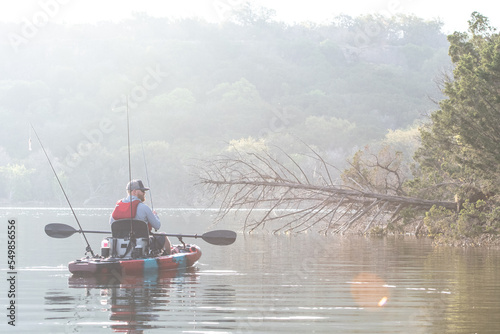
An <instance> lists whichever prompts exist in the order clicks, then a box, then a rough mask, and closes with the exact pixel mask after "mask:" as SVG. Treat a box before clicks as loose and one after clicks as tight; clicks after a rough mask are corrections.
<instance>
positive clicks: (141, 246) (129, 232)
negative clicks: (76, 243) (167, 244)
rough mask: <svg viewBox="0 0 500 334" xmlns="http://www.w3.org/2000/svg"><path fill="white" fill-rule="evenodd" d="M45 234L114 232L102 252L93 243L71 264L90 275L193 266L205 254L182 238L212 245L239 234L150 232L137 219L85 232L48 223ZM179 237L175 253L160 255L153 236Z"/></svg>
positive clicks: (75, 270)
mask: <svg viewBox="0 0 500 334" xmlns="http://www.w3.org/2000/svg"><path fill="white" fill-rule="evenodd" d="M45 233H46V234H47V235H48V236H49V237H52V238H67V237H69V236H71V235H73V234H75V233H82V234H84V233H103V234H111V237H106V238H105V239H104V240H103V241H102V243H101V255H95V254H94V252H93V251H92V250H91V248H90V246H89V247H88V248H87V253H88V252H90V253H91V255H92V256H90V255H88V256H86V257H84V258H81V259H79V260H75V261H71V262H70V263H69V264H68V269H69V271H70V272H71V273H72V274H73V275H76V276H90V275H101V274H102V275H114V276H120V275H121V276H124V275H141V274H146V273H152V272H162V271H167V270H180V269H186V268H189V267H192V266H193V265H194V264H195V263H196V262H197V261H198V260H199V259H200V257H201V250H200V247H198V246H196V245H189V244H186V243H184V241H183V240H182V238H201V239H202V240H204V241H206V242H208V243H210V244H212V245H219V246H225V245H231V244H232V243H234V241H235V240H236V233H235V232H234V231H229V230H216V231H209V232H206V233H203V234H201V235H198V234H194V235H193V234H166V233H150V232H149V230H148V228H147V223H145V222H143V221H140V220H135V219H128V220H125V219H124V220H117V221H115V222H113V224H111V232H108V231H83V230H77V229H74V228H73V227H71V226H69V225H66V224H60V223H52V224H48V225H46V226H45ZM156 235H161V236H166V237H176V238H178V239H179V241H180V242H181V243H182V244H181V245H177V246H173V247H172V249H171V255H159V254H158V253H161V252H159V251H158V250H155V249H154V248H153V247H152V246H153V244H154V243H153V242H152V240H153V239H152V238H153V236H156Z"/></svg>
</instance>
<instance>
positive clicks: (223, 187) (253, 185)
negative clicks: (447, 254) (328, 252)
mask: <svg viewBox="0 0 500 334" xmlns="http://www.w3.org/2000/svg"><path fill="white" fill-rule="evenodd" d="M310 152H312V155H307V156H306V155H301V156H294V157H292V156H291V155H289V154H287V153H285V152H283V151H281V150H280V151H278V153H277V154H273V155H271V154H270V153H268V152H252V153H241V152H235V153H234V155H233V156H230V157H223V158H219V159H216V160H213V161H209V162H205V163H204V164H203V167H202V174H201V176H200V178H201V183H202V184H203V185H205V186H206V187H207V189H208V190H210V191H211V192H212V194H213V196H214V199H220V214H219V219H222V218H224V217H225V216H227V214H228V213H230V212H234V211H236V212H243V213H244V217H245V218H244V219H243V221H244V223H243V224H244V229H245V230H248V231H250V232H251V231H253V230H255V229H256V228H258V227H264V226H266V225H267V226H270V227H271V229H272V230H273V232H301V231H306V230H309V229H312V228H313V227H314V228H316V229H317V230H318V231H320V232H323V233H347V232H349V231H350V230H354V231H357V232H360V233H367V232H368V231H369V229H370V228H372V227H375V226H382V227H384V226H386V225H387V223H390V222H396V221H397V220H399V214H400V212H401V210H402V209H403V208H414V209H420V210H422V212H424V211H426V210H429V209H430V208H431V207H432V206H434V205H435V206H442V207H445V208H448V209H452V210H453V209H455V208H456V203H455V202H447V201H432V200H426V199H419V198H413V197H408V196H402V195H398V194H396V193H394V192H393V193H390V192H389V191H387V192H386V193H382V192H376V191H370V190H369V189H366V188H363V187H362V186H361V185H360V187H359V188H362V189H355V188H354V187H350V186H346V185H345V184H343V182H341V181H340V179H339V178H337V179H336V180H337V181H335V182H334V178H333V175H335V174H337V175H339V171H338V170H337V169H336V168H335V167H334V166H333V165H331V164H328V163H327V162H325V160H324V159H322V158H321V156H320V155H318V154H317V153H316V152H315V151H314V150H312V149H311V148H310ZM299 161H300V162H301V163H300V164H299ZM393 162H394V161H392V162H391V163H390V164H388V165H384V164H383V163H381V162H379V161H378V162H377V163H378V164H379V166H380V168H381V169H382V170H384V171H385V172H386V173H387V175H389V173H390V174H391V175H392V174H396V175H397V177H395V178H392V179H393V180H397V182H399V183H402V182H404V177H402V175H399V174H398V170H397V168H394V167H393ZM391 168H392V169H391ZM387 179H389V177H388V176H387V177H386V179H385V180H384V182H386V184H388V183H387V182H388V181H387ZM386 189H402V184H391V185H390V186H387V187H386ZM354 227H357V228H354Z"/></svg>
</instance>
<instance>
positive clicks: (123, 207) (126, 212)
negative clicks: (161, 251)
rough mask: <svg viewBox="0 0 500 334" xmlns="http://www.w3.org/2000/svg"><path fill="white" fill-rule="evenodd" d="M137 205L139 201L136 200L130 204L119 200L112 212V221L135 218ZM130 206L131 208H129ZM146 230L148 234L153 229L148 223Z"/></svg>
mask: <svg viewBox="0 0 500 334" xmlns="http://www.w3.org/2000/svg"><path fill="white" fill-rule="evenodd" d="M139 203H141V201H140V200H138V199H136V200H133V201H132V202H122V200H119V201H118V202H116V206H115V209H114V210H113V213H112V214H111V216H112V217H113V219H114V220H118V219H130V218H135V215H136V214H137V206H138V205H139ZM130 206H132V208H130ZM148 229H149V232H151V230H152V229H153V227H152V226H151V224H150V223H148Z"/></svg>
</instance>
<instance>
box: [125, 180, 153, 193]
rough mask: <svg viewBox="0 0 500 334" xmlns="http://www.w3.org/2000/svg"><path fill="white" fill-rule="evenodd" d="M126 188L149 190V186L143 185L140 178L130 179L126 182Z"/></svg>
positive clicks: (130, 189)
mask: <svg viewBox="0 0 500 334" xmlns="http://www.w3.org/2000/svg"><path fill="white" fill-rule="evenodd" d="M127 190H128V191H132V190H142V191H146V190H149V188H148V187H144V184H143V183H142V181H141V180H132V181H130V182H129V183H128V184H127Z"/></svg>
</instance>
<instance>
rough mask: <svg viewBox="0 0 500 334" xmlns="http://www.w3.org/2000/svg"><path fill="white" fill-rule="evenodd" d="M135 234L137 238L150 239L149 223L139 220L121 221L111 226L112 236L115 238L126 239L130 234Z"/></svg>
mask: <svg viewBox="0 0 500 334" xmlns="http://www.w3.org/2000/svg"><path fill="white" fill-rule="evenodd" d="M131 231H133V232H134V236H135V237H136V238H149V228H148V223H146V222H145V221H142V220H138V219H119V220H115V221H114V222H113V223H112V224H111V235H112V236H113V238H120V239H126V238H129V237H130V232H131Z"/></svg>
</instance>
